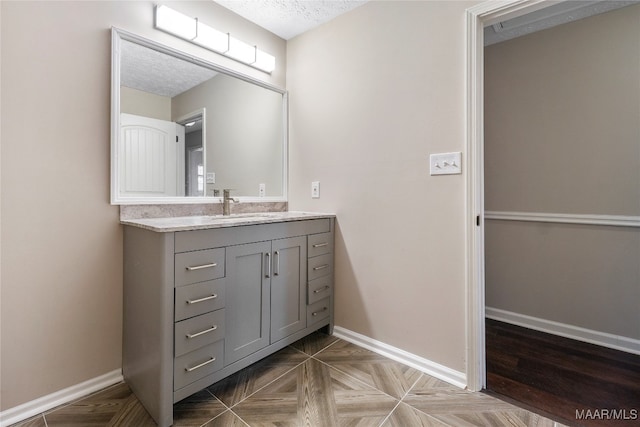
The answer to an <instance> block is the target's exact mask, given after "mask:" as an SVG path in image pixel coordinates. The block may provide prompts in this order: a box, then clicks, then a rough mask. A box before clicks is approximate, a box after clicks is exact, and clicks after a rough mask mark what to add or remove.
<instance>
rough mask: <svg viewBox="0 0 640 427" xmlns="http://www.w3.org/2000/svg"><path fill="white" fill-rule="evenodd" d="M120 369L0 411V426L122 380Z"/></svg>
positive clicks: (2, 426) (3, 426)
mask: <svg viewBox="0 0 640 427" xmlns="http://www.w3.org/2000/svg"><path fill="white" fill-rule="evenodd" d="M123 380H124V379H123V377H122V369H116V370H114V371H111V372H109V373H106V374H104V375H101V376H99V377H96V378H92V379H90V380H87V381H85V382H82V383H80V384H76V385H73V386H71V387H67V388H65V389H63V390H60V391H56V392H55V393H51V394H48V395H46V396H42V397H40V398H38V399H36V400H32V401H30V402H27V403H23V404H22V405H19V406H15V407H13V408H9V409H7V410H6V411H2V412H0V427H6V426H8V425H11V424H14V423H17V422H19V421H22V420H26V419H27V418H30V417H33V416H34V415H38V414H40V413H42V412H45V411H48V410H49V409H52V408H55V407H56V406H60V405H63V404H65V403H69V402H71V401H74V400H76V399H79V398H81V397H84V396H87V395H89V394H91V393H94V392H96V391H99V390H102V389H103V388H106V387H109V386H111V385H113V384H117V383H119V382H121V381H123Z"/></svg>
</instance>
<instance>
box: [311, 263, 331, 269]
mask: <svg viewBox="0 0 640 427" xmlns="http://www.w3.org/2000/svg"><path fill="white" fill-rule="evenodd" d="M327 267H329V264H323V265H319V266H317V267H313V271H318V270H324V269H325V268H327Z"/></svg>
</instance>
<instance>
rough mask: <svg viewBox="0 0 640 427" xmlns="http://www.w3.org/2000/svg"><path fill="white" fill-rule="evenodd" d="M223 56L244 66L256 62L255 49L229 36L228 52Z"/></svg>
mask: <svg viewBox="0 0 640 427" xmlns="http://www.w3.org/2000/svg"><path fill="white" fill-rule="evenodd" d="M225 55H227V56H230V57H232V58H234V59H237V60H238V61H242V62H244V63H246V64H253V63H254V62H255V61H256V47H255V46H251V45H248V44H246V43H245V42H242V41H240V40H238V39H236V38H235V37H233V36H231V35H229V50H228V51H227V52H226V53H225Z"/></svg>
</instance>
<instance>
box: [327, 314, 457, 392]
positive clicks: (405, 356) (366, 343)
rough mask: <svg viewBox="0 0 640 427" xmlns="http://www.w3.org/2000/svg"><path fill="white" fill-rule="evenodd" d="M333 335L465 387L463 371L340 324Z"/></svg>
mask: <svg viewBox="0 0 640 427" xmlns="http://www.w3.org/2000/svg"><path fill="white" fill-rule="evenodd" d="M333 335H334V336H335V337H338V338H341V339H343V340H345V341H349V342H350V343H353V344H356V345H359V346H360V347H364V348H366V349H367V350H371V351H373V352H374V353H377V354H380V355H382V356H385V357H388V358H389V359H392V360H395V361H396V362H400V363H403V364H405V365H407V366H410V367H412V368H414V369H417V370H419V371H421V372H424V373H425V374H428V375H431V376H432V377H435V378H438V379H439V380H442V381H445V382H447V383H449V384H452V385H454V386H456V387H460V388H462V389H464V388H466V385H467V377H466V375H465V374H464V373H463V372H459V371H456V370H454V369H451V368H448V367H446V366H444V365H440V364H439V363H436V362H432V361H431V360H428V359H425V358H423V357H420V356H416V355H415V354H412V353H409V352H407V351H404V350H402V349H399V348H397V347H393V346H391V345H389V344H385V343H383V342H381V341H377V340H374V339H373V338H369V337H367V336H365V335H362V334H359V333H357V332H353V331H351V330H349V329H345V328H342V327H340V326H335V327H334V329H333Z"/></svg>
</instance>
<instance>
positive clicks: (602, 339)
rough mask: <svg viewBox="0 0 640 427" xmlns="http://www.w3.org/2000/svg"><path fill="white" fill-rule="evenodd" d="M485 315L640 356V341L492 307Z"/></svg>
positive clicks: (488, 308)
mask: <svg viewBox="0 0 640 427" xmlns="http://www.w3.org/2000/svg"><path fill="white" fill-rule="evenodd" d="M485 315H486V317H488V318H489V319H493V320H498V321H500V322H505V323H511V324H513V325H518V326H522V327H525V328H529V329H533V330H536V331H540V332H547V333H550V334H554V335H559V336H561V337H565V338H571V339H574V340H578V341H584V342H588V343H591V344H596V345H599V346H602V347H608V348H612V349H614V350H620V351H626V352H627V353H633V354H640V340H636V339H633V338H627V337H623V336H620V335H613V334H608V333H606V332H598V331H594V330H591V329H585V328H581V327H579V326H573V325H567V324H565V323H560V322H554V321H552V320H545V319H540V318H537V317H532V316H527V315H524V314H518V313H513V312H511V311H506V310H501V309H498V308H492V307H486V309H485Z"/></svg>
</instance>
